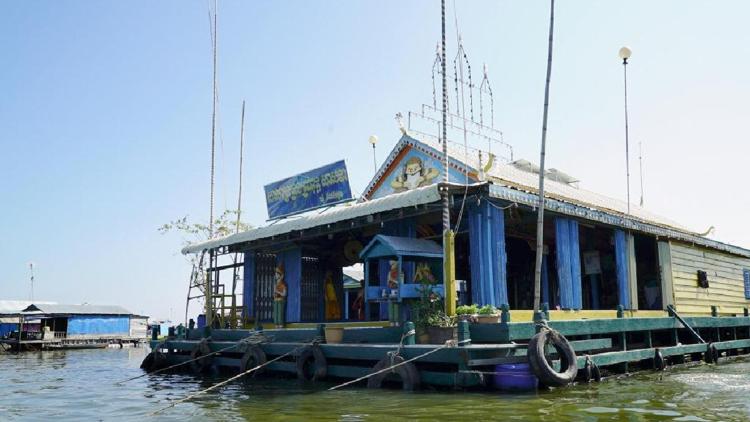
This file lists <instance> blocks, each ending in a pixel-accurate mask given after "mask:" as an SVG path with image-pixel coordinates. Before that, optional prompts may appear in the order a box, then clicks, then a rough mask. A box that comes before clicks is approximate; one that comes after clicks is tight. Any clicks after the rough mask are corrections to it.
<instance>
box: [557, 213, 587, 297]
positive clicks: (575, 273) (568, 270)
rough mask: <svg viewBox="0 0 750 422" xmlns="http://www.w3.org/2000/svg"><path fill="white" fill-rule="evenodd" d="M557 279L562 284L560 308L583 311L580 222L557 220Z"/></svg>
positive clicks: (564, 219)
mask: <svg viewBox="0 0 750 422" xmlns="http://www.w3.org/2000/svg"><path fill="white" fill-rule="evenodd" d="M555 243H556V250H557V279H558V281H559V283H560V307H561V308H563V309H581V306H582V298H581V254H580V247H579V244H578V222H577V221H574V220H570V219H567V218H561V217H557V218H555Z"/></svg>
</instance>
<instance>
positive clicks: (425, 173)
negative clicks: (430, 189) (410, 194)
mask: <svg viewBox="0 0 750 422" xmlns="http://www.w3.org/2000/svg"><path fill="white" fill-rule="evenodd" d="M439 175H440V172H439V171H438V170H437V169H435V168H431V167H425V166H424V164H423V163H422V159H421V158H419V157H411V158H409V159H408V160H406V163H404V166H403V167H402V171H401V174H399V175H398V176H396V178H395V179H393V181H392V182H391V187H392V188H393V191H394V192H404V191H407V190H410V189H416V188H420V187H422V186H427V185H429V184H431V183H432V180H433V179H435V178H436V177H438V176H439Z"/></svg>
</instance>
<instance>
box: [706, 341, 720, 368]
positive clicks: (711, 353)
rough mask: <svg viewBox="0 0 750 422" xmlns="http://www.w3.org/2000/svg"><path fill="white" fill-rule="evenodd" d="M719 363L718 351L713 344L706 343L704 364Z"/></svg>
mask: <svg viewBox="0 0 750 422" xmlns="http://www.w3.org/2000/svg"><path fill="white" fill-rule="evenodd" d="M717 362H719V349H717V348H716V346H715V345H714V344H713V343H708V347H707V348H706V363H717Z"/></svg>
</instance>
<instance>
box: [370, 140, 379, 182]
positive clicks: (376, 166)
mask: <svg viewBox="0 0 750 422" xmlns="http://www.w3.org/2000/svg"><path fill="white" fill-rule="evenodd" d="M369 141H370V145H372V167H373V169H374V171H375V173H377V172H378V160H377V158H376V157H375V144H377V143H378V137H377V135H370V139H369Z"/></svg>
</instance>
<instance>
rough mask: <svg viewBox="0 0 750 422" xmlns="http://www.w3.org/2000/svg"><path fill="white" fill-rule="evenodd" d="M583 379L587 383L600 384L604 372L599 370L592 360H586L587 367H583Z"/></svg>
mask: <svg viewBox="0 0 750 422" xmlns="http://www.w3.org/2000/svg"><path fill="white" fill-rule="evenodd" d="M579 373H580V371H579ZM583 379H584V381H586V382H591V381H596V382H600V381H601V380H602V372H601V371H600V370H599V366H597V364H596V363H594V361H592V360H590V359H588V360H586V366H584V367H583Z"/></svg>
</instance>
